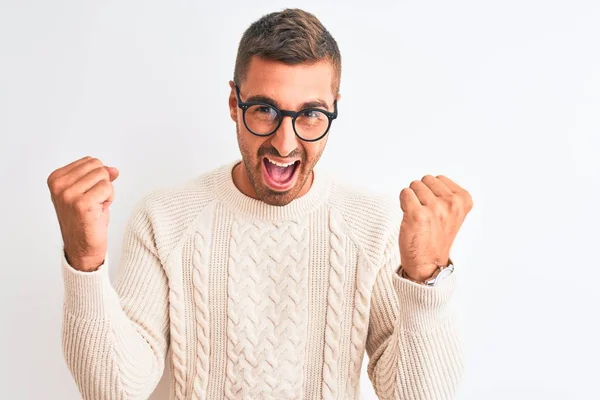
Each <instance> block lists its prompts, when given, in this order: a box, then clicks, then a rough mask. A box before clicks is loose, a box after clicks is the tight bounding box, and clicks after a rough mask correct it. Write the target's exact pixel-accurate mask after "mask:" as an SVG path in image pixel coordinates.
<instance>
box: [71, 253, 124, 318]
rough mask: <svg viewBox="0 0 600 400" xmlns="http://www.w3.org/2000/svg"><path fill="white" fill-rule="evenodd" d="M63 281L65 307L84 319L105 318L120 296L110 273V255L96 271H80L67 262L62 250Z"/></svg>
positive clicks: (72, 313)
mask: <svg viewBox="0 0 600 400" xmlns="http://www.w3.org/2000/svg"><path fill="white" fill-rule="evenodd" d="M61 258H62V272H63V283H64V288H65V295H64V307H65V311H67V312H69V314H71V315H73V316H75V317H77V318H84V319H105V318H107V316H108V310H109V309H110V307H112V306H114V304H115V303H114V302H115V300H116V301H117V302H118V301H119V299H118V296H117V294H116V293H115V291H114V289H113V287H112V285H111V283H110V278H109V275H108V255H107V256H106V258H105V260H104V263H103V264H102V265H101V266H100V267H99V268H98V269H97V270H95V271H91V272H84V271H78V270H76V269H75V268H73V267H71V266H70V265H69V263H68V262H67V259H66V257H65V252H64V250H61Z"/></svg>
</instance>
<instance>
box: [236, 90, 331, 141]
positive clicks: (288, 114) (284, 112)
mask: <svg viewBox="0 0 600 400" xmlns="http://www.w3.org/2000/svg"><path fill="white" fill-rule="evenodd" d="M234 86H235V94H236V97H237V103H238V107H239V108H241V109H242V120H243V121H244V125H245V126H246V129H248V131H249V132H250V133H252V134H253V135H256V136H260V137H266V136H271V135H272V134H274V133H275V132H277V129H279V127H280V126H281V123H282V122H283V117H291V118H292V127H293V128H294V133H295V134H296V136H298V138H299V139H301V140H304V141H305V142H316V141H319V140H321V139H323V138H324V137H325V135H327V133H328V132H329V129H330V128H331V123H332V122H333V120H334V119H336V118H337V116H338V110H337V99H336V100H334V101H333V112H329V111H326V110H323V109H322V108H318V107H310V108H305V109H303V110H300V111H290V110H280V109H278V108H277V107H275V106H274V105H273V104H269V103H265V102H262V101H249V102H243V101H242V99H241V98H240V88H239V86H238V85H237V84H234ZM252 106H265V107H270V108H271V109H273V110H275V112H276V113H277V116H278V118H279V122H278V123H277V126H276V127H275V129H273V131H271V132H269V133H256V132H254V131H253V130H252V129H250V128H249V127H248V124H247V123H246V110H248V109H249V108H250V107H252ZM307 111H318V112H321V113H323V114H325V116H326V117H327V120H328V121H329V124H328V125H327V129H325V132H324V133H323V134H322V135H321V136H319V137H318V138H316V139H305V138H303V137H302V136H300V135H299V134H298V131H297V130H296V118H298V116H299V115H300V114H302V113H305V112H307Z"/></svg>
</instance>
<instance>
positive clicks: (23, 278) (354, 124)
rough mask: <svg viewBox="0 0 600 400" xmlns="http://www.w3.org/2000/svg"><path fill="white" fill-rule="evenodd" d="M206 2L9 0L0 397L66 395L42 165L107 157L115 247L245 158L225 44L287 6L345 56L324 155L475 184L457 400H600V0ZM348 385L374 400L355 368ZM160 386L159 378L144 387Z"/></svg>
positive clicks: (376, 177) (367, 174)
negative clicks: (170, 192) (150, 199)
mask: <svg viewBox="0 0 600 400" xmlns="http://www.w3.org/2000/svg"><path fill="white" fill-rule="evenodd" d="M211 3H212V4H210V5H202V4H201V2H200V1H168V2H167V1H163V2H158V1H128V2H123V1H102V2H95V1H81V0H69V1H67V0H55V1H41V0H37V1H25V0H15V1H11V0H9V1H6V0H3V1H2V3H1V5H0V50H1V52H0V135H1V141H0V163H1V166H0V179H1V181H0V182H1V183H0V188H1V190H2V194H1V196H0V206H1V208H0V210H1V217H0V224H1V226H2V229H1V231H0V246H1V249H0V251H1V254H2V259H1V261H0V262H1V264H2V265H1V267H2V268H1V269H0V270H1V271H2V279H1V281H0V295H1V296H2V297H1V299H2V301H0V311H1V323H2V329H0V346H1V347H0V354H1V355H2V356H1V358H2V364H1V368H2V370H1V371H0V372H1V373H0V387H1V389H0V390H1V392H0V397H1V398H6V399H65V400H69V399H76V398H78V392H77V389H76V387H75V385H74V383H73V381H72V378H71V376H70V373H69V371H68V369H67V368H66V365H65V363H64V361H63V358H62V351H61V345H60V343H61V341H60V326H61V318H62V316H61V306H62V295H63V289H62V280H61V274H60V269H59V255H60V246H61V237H60V233H59V227H58V223H57V221H56V217H55V215H54V210H53V207H52V203H51V201H50V198H49V192H48V188H47V186H46V178H47V176H48V175H49V174H50V172H52V170H54V169H56V168H58V167H60V166H62V165H64V164H67V163H68V162H70V161H73V160H75V159H78V158H80V157H83V156H85V155H92V156H96V157H99V158H100V159H101V160H102V161H104V162H105V163H106V164H108V165H113V166H116V167H118V168H119V169H120V171H121V176H120V177H119V179H118V180H117V182H116V191H117V198H116V202H115V203H114V205H113V206H112V209H111V210H112V214H111V221H112V222H111V227H110V244H109V245H110V249H109V254H110V255H111V257H112V258H113V259H117V257H118V255H119V254H120V252H121V240H122V233H123V228H124V224H125V221H126V219H127V217H128V216H129V213H130V212H131V210H132V207H133V205H134V203H135V202H136V201H137V200H139V199H140V198H141V197H142V196H143V194H145V193H146V192H147V191H149V190H151V189H153V188H155V187H158V186H162V185H170V184H172V183H178V182H181V181H184V180H187V179H189V178H192V177H194V176H197V175H198V174H200V173H202V172H205V171H208V170H209V169H212V168H213V167H216V166H218V165H221V164H223V163H224V162H228V161H229V160H233V158H235V157H238V156H239V152H238V148H237V143H236V138H235V130H234V124H233V123H232V121H231V120H230V119H229V116H228V110H227V96H228V93H229V88H228V85H227V82H228V80H229V79H230V78H231V77H232V74H233V64H234V59H235V54H236V49H237V45H238V41H239V39H240V37H241V34H242V32H243V31H244V30H245V29H246V27H247V26H248V25H249V24H250V23H251V22H252V21H254V20H256V19H257V18H259V17H260V16H262V15H263V14H265V13H268V12H271V11H276V10H280V9H282V8H283V7H285V6H297V7H301V8H305V9H306V10H308V11H311V12H313V13H315V14H316V15H317V16H318V17H319V18H320V19H321V21H322V22H323V23H324V24H325V26H326V27H327V28H328V29H329V30H330V31H331V32H332V34H333V35H334V37H335V38H336V39H337V41H338V43H339V46H340V49H341V52H342V56H343V75H342V86H341V92H342V96H343V98H342V101H341V102H340V104H339V110H340V117H339V119H338V120H336V121H335V123H334V126H333V128H332V131H331V133H330V135H331V136H330V140H329V143H328V147H327V149H326V151H325V153H324V156H323V158H322V161H321V164H320V165H321V167H322V168H327V169H329V170H331V171H333V172H334V173H335V174H337V175H338V176H339V177H340V178H342V179H348V180H352V181H354V182H356V183H358V184H361V185H363V186H365V187H368V188H371V189H373V190H377V191H383V192H386V193H390V194H394V195H396V194H399V193H400V190H401V189H402V188H403V187H405V186H408V185H409V184H410V182H411V181H412V180H414V179H420V178H421V177H422V176H423V175H425V174H428V173H431V174H445V175H447V176H449V177H451V178H452V179H454V180H455V181H456V182H458V183H459V184H460V185H462V186H464V187H465V188H467V189H468V190H469V191H470V192H471V194H472V195H473V198H474V201H475V207H474V209H473V211H472V212H471V214H470V215H469V216H468V217H467V220H466V221H465V224H464V225H463V228H462V230H461V232H460V233H459V235H458V237H457V239H456V242H455V245H454V247H453V249H452V253H451V256H452V257H453V259H454V261H455V262H456V264H457V266H458V268H460V269H462V270H463V272H464V273H463V274H462V279H461V281H460V284H459V290H458V291H457V300H458V303H457V304H458V306H459V308H458V310H459V312H460V314H459V315H460V324H461V325H460V326H461V330H462V332H463V336H464V342H465V350H466V352H467V370H466V375H465V378H464V381H463V384H462V387H461V394H460V398H461V399H468V400H479V399H509V398H510V399H561V400H563V399H591V398H596V399H597V398H600V394H599V393H600V392H599V389H598V384H597V383H598V373H599V371H600V370H599V367H598V365H599V364H598V362H599V360H600V345H599V341H598V338H599V336H600V327H599V318H600V316H599V315H600V313H599V312H598V306H599V305H600V295H599V290H598V284H599V281H600V273H599V272H598V268H599V267H600V252H599V250H598V249H599V248H600V246H599V243H598V241H599V234H598V229H599V228H600V227H599V219H600V218H599V211H598V204H599V203H600V182H599V179H598V173H599V172H600V161H598V153H599V150H600V139H599V138H600V134H599V130H600V109H599V107H600V3H598V2H596V1H592V0H590V1H562V2H561V1H532V0H529V1H523V0H518V1H516V0H503V1H475V0H473V1H464V0H459V1H453V2H447V1H435V2H434V1H431V2H423V1H419V2H417V1H400V2H394V3H395V5H392V4H391V2H390V3H383V2H377V1H368V2H363V1H361V2H356V3H348V2H345V3H344V4H343V5H342V3H339V4H333V3H326V4H324V2H322V1H310V2H309V1H306V2H296V3H290V2H284V3H279V2H274V1H262V2H253V1H243V2H242V1H235V2H234V1H227V2H211ZM114 267H115V266H113V268H114ZM115 272H116V270H111V275H112V276H113V277H114V275H115ZM361 385H362V392H363V395H364V398H367V399H371V398H375V396H374V394H373V391H372V387H371V384H370V382H369V381H368V378H367V376H366V371H365V373H364V374H363V376H362V383H361ZM165 393H167V390H166V387H165V381H164V380H163V382H162V383H161V384H160V386H159V388H158V392H157V395H156V396H155V397H153V398H155V399H159V398H165V397H166V395H165ZM161 394H162V396H161Z"/></svg>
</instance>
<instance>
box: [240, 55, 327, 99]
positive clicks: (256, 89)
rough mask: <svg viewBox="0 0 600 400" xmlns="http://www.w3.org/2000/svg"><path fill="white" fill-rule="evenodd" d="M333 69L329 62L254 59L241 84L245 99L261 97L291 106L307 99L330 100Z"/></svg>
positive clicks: (255, 57)
mask: <svg viewBox="0 0 600 400" xmlns="http://www.w3.org/2000/svg"><path fill="white" fill-rule="evenodd" d="M333 79H334V70H333V66H332V64H331V63H330V62H329V61H318V62H314V63H302V64H296V65H289V64H285V63H282V62H280V61H273V60H267V59H264V58H261V57H257V56H254V57H252V60H251V61H250V64H249V66H248V70H247V74H246V79H245V80H244V83H243V84H242V87H243V89H242V90H243V92H245V93H244V94H245V95H246V96H248V95H250V96H254V95H263V96H267V97H270V98H273V99H276V100H277V101H278V102H279V103H281V105H282V106H285V107H294V106H295V105H297V104H299V103H303V102H305V101H308V100H311V99H323V100H325V101H327V102H329V103H332V102H333V100H334V93H333Z"/></svg>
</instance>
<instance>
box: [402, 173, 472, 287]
mask: <svg viewBox="0 0 600 400" xmlns="http://www.w3.org/2000/svg"><path fill="white" fill-rule="evenodd" d="M400 207H401V208H402V211H403V212H404V214H403V217H402V223H401V225H400V237H399V239H398V241H399V244H400V256H401V265H402V269H403V270H404V273H405V274H406V275H407V276H408V278H410V279H411V280H414V281H417V282H422V281H424V280H426V279H428V278H430V277H431V276H432V275H433V273H434V272H435V270H436V269H437V267H438V266H440V265H447V264H448V262H449V260H450V248H451V247H452V243H453V242H454V238H455V237H456V234H457V233H458V230H459V229H460V227H461V225H462V223H463V221H464V219H465V217H466V216H467V214H468V213H469V211H471V209H472V208H473V200H472V198H471V195H470V194H469V192H467V191H466V190H465V189H463V188H461V187H460V186H458V185H457V184H456V183H454V182H453V181H451V180H450V179H448V178H447V177H445V176H443V175H438V176H435V177H434V176H432V175H425V176H424V177H423V179H421V180H420V181H413V182H412V183H411V184H410V186H409V187H408V188H404V189H402V191H401V192H400Z"/></svg>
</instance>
